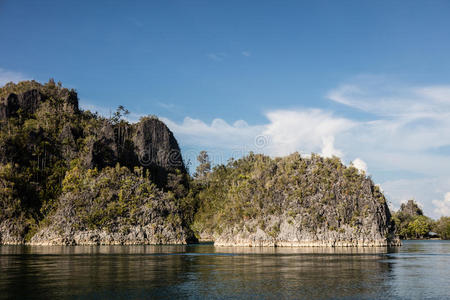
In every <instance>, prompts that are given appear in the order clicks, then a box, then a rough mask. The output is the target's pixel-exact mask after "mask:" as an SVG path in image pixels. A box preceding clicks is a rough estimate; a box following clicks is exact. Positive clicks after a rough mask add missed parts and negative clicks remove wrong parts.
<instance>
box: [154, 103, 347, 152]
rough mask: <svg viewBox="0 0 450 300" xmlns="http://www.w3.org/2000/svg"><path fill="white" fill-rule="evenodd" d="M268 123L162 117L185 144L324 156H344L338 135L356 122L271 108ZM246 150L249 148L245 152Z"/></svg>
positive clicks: (316, 113) (308, 111) (324, 113)
mask: <svg viewBox="0 0 450 300" xmlns="http://www.w3.org/2000/svg"><path fill="white" fill-rule="evenodd" d="M266 116H267V119H268V123H267V124H263V125H253V126H250V125H248V124H247V122H245V121H243V120H239V121H236V122H235V123H233V124H228V123H227V122H226V121H224V120H222V119H214V120H213V121H212V122H211V124H207V123H205V122H203V121H201V120H197V119H192V118H189V117H186V118H185V119H184V121H183V122H182V123H181V124H178V123H176V122H173V121H172V120H170V119H167V118H163V119H162V120H163V121H164V122H166V124H167V125H168V126H169V128H170V129H171V130H172V131H173V132H174V133H175V134H176V136H177V138H179V139H180V141H181V143H182V144H183V145H188V146H195V145H203V146H205V147H215V148H222V149H233V150H235V149H243V150H244V151H243V152H246V151H256V152H263V153H266V154H269V155H273V156H282V155H287V154H290V153H292V152H295V151H299V152H302V153H304V154H309V153H311V152H316V153H319V152H320V153H321V154H322V155H324V156H328V157H329V156H332V155H336V156H341V155H342V152H341V151H340V150H338V149H336V148H335V146H334V139H335V136H336V135H337V134H339V133H340V132H343V131H345V130H347V129H349V128H350V127H352V126H353V125H354V123H353V122H351V121H349V120H347V119H344V118H338V117H335V116H333V115H332V114H330V113H327V112H324V111H322V110H318V109H316V110H303V111H302V110H298V111H287V110H279V111H272V112H268V113H267V114H266ZM245 150H246V151H245Z"/></svg>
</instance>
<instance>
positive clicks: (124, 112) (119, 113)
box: [111, 105, 130, 124]
mask: <svg viewBox="0 0 450 300" xmlns="http://www.w3.org/2000/svg"><path fill="white" fill-rule="evenodd" d="M129 114H130V111H129V110H128V109H126V108H125V107H124V106H123V105H119V106H118V107H117V109H116V112H115V113H114V114H113V115H112V117H111V121H112V122H113V124H119V123H120V122H121V121H123V119H122V117H126V116H128V115H129Z"/></svg>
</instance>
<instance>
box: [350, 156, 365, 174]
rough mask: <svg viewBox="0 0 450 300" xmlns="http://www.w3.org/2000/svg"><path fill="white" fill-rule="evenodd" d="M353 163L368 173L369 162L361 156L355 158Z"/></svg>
mask: <svg viewBox="0 0 450 300" xmlns="http://www.w3.org/2000/svg"><path fill="white" fill-rule="evenodd" d="M352 163H353V166H354V167H355V168H357V169H358V170H359V171H361V172H364V173H366V174H367V164H366V162H365V161H363V160H362V159H361V158H355V160H353V162H352Z"/></svg>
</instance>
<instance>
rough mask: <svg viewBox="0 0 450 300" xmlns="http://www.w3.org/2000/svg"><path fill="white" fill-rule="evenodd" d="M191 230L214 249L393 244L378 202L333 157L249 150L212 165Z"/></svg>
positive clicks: (375, 192)
mask: <svg viewBox="0 0 450 300" xmlns="http://www.w3.org/2000/svg"><path fill="white" fill-rule="evenodd" d="M199 198H200V201H201V204H200V209H199V212H198V213H197V215H196V218H195V222H194V226H193V228H194V230H195V231H196V232H197V235H198V236H199V237H200V238H205V237H206V238H208V237H209V238H211V237H212V239H213V240H214V243H215V244H216V245H220V246H358V247H359V246H392V245H399V244H400V241H399V239H398V237H397V236H396V235H395V228H394V224H393V222H392V221H391V215H390V212H389V208H388V206H387V204H386V200H385V198H384V196H383V194H382V193H381V191H380V190H379V188H378V187H377V186H376V185H374V184H373V182H372V180H371V179H370V178H368V177H367V176H366V175H365V174H361V173H359V171H358V170H357V169H356V168H354V167H346V166H344V165H343V164H342V163H341V162H340V160H339V159H338V158H332V159H328V158H322V157H319V156H317V155H312V157H311V158H302V157H301V156H300V155H298V154H293V155H290V156H288V157H284V158H276V159H271V158H270V157H267V156H263V155H253V154H251V155H250V156H248V157H245V158H243V159H240V160H238V161H234V162H231V163H230V164H228V165H227V166H220V167H216V168H215V170H214V171H213V172H212V173H211V174H210V175H209V177H208V182H207V184H206V187H205V189H204V190H203V191H202V192H200V194H199Z"/></svg>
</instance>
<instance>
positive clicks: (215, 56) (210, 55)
mask: <svg viewBox="0 0 450 300" xmlns="http://www.w3.org/2000/svg"><path fill="white" fill-rule="evenodd" d="M207 57H208V58H209V59H210V60H213V61H223V60H224V59H225V58H226V57H227V54H226V53H224V52H218V53H208V55H207Z"/></svg>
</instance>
